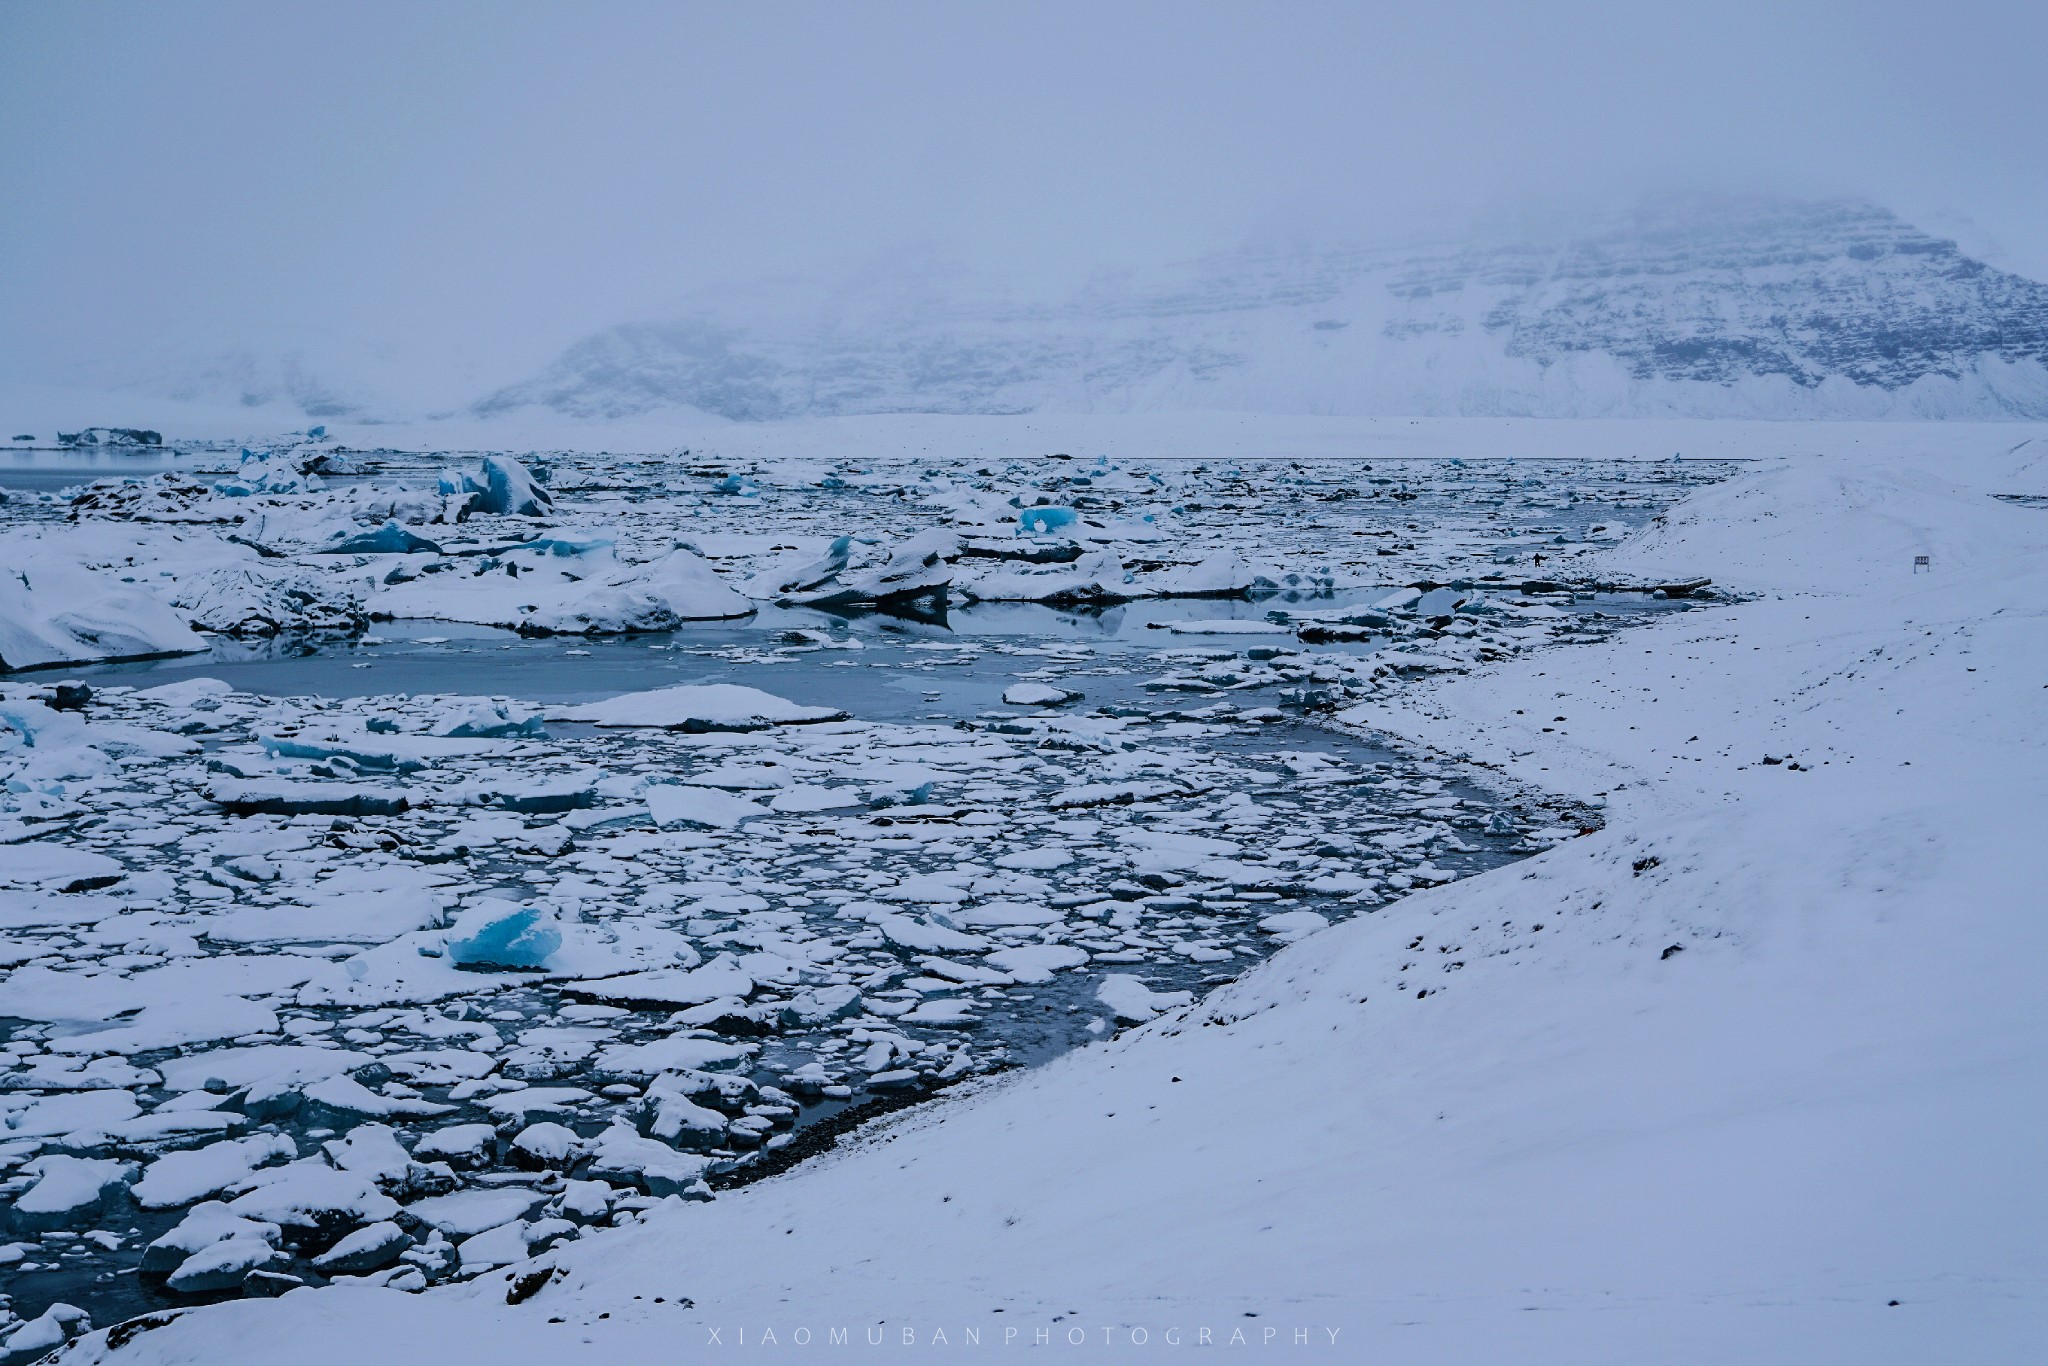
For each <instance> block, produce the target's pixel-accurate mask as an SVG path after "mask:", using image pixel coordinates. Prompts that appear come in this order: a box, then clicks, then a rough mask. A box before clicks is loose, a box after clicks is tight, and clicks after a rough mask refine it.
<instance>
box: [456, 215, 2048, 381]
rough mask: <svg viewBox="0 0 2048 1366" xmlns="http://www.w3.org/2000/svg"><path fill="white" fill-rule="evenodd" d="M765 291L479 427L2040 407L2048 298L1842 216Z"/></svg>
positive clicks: (1730, 220) (602, 338)
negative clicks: (1022, 288)
mask: <svg viewBox="0 0 2048 1366" xmlns="http://www.w3.org/2000/svg"><path fill="white" fill-rule="evenodd" d="M777 293H779V292H774V293H771V292H762V293H758V294H753V295H750V294H749V293H748V292H747V291H739V290H733V291H726V292H725V293H724V294H722V295H721V296H720V297H717V298H714V299H706V300H705V301H704V302H703V304H702V306H701V307H700V308H699V309H698V310H696V311H695V312H693V313H692V314H691V315H690V316H688V317H685V318H682V319H678V320H673V321H669V322H664V323H632V324H626V325H622V326H619V327H615V328H611V329H609V330H606V331H603V332H600V333H597V334H595V335H593V336H590V337H587V338H585V339H584V340H582V341H580V342H578V343H577V344H575V345H574V346H572V347H571V348H569V350H568V351H566V352H565V353H564V354H563V355H562V356H561V357H560V358H559V359H558V360H557V361H556V362H554V363H553V364H552V365H550V366H549V367H547V368H546V369H545V370H544V371H543V372H542V373H541V374H539V375H538V376H536V377H534V378H533V379H530V380H528V381H526V382H523V383H519V384H515V385H512V386H510V387H507V388H503V389H500V390H498V391H497V392H495V393H493V394H491V395H490V396H489V397H487V398H485V399H484V400H483V401H482V402H480V403H479V404H477V405H476V411H477V412H478V413H479V414H483V415H489V414H494V413H500V412H505V411H508V410H512V409H516V408H520V407H525V406H528V405H539V406H542V407H546V408H550V409H553V410H555V411H557V412H561V413H564V414H567V415H572V416H576V417H582V418H616V417H629V416H636V415H640V414H644V413H647V412H651V411H654V410H657V409H661V408H666V407H676V406H687V407H693V408H698V409H702V410H704V411H707V412H711V413H716V414H719V415H721V416H725V417H730V418H734V419H739V420H765V419H773V418H782V417H796V416H832V415H843V414H858V413H882V412H942V413H1006V412H1025V411H1070V412H1093V411H1132V410H1136V411H1144V410H1165V409H1174V408H1215V409H1234V410H1243V411H1258V412H1271V413H1278V412H1301V413H1328V414H1386V413H1398V414H1418V415H1419V414H1437V415H1508V416H1575V417H1597V416H1653V415H1685V416H1705V417H1719V416H1746V417H1861V418H1886V417H1922V418H1926V417H1974V418H2000V417H2038V416H2043V415H2048V285H2043V284H2040V283H2038V282H2035V281H2033V280H2028V279H2025V278H2023V277H2020V276H2017V275H2013V274H2009V273H2006V272H2003V271H2000V270H1997V269H1994V268H1992V267H1990V266H1988V265H1986V264H1984V263H1982V262H1980V261H1976V260H1973V259H1971V258H1969V257H1968V256H1965V255H1964V254H1962V253H1961V251H1959V250H1958V248H1957V247H1956V245H1955V244H1954V243H1953V242H1949V241H1946V240H1943V239H1939V238H1936V237H1933V236H1930V235H1928V234H1926V233H1923V232H1921V231H1919V230H1918V229H1916V228H1914V227H1913V226H1912V225H1910V224H1908V223H1906V222H1903V221H1901V220H1900V219H1898V218H1897V217H1895V216H1893V215H1892V214H1890V213H1888V212H1887V211H1885V210H1883V209H1880V208H1876V207H1873V206H1869V205H1865V204H1859V203H1853V202H1837V203H1823V204H1792V203H1784V202H1773V201H1756V200H1752V201H1741V202H1735V203H1729V202H1716V203H1710V204H1699V203H1684V204H1665V205H1660V206H1658V207H1656V208H1653V209H1645V210H1640V211H1637V212H1635V213H1631V214H1628V215H1622V216H1617V217H1613V218H1609V219H1607V220H1605V221H1602V222H1600V223H1599V224H1597V225H1596V226H1595V227H1593V228H1592V229H1590V230H1586V229H1581V230H1580V231H1578V232H1575V233H1543V232H1534V233H1525V234H1521V235H1509V234H1505V233H1494V234H1490V235H1481V234H1474V235H1472V236H1470V237H1468V238H1467V239H1466V240H1462V241H1448V240H1438V241H1435V242H1428V243H1418V244H1414V245H1410V246H1406V247H1401V248H1381V249H1370V250H1368V249H1348V250H1317V251H1311V250H1305V249H1299V250H1291V251H1277V250H1260V251H1250V250H1248V251H1243V252H1238V253H1233V254H1228V255H1221V256H1214V257H1209V258H1205V259H1202V260H1200V261H1196V262H1193V263H1191V264H1189V265H1186V266H1184V267H1181V268H1178V269H1176V270H1173V271H1169V272H1162V273H1160V275H1159V276H1158V278H1154V279H1144V280H1140V279H1137V278H1134V277H1122V278H1105V279H1101V280H1098V281H1096V282H1094V283H1092V284H1091V285H1089V286H1088V287H1086V288H1084V289H1082V290H1079V291H1077V292H1075V293H1073V294H1072V295H1070V296H1069V297H1067V298H1066V299H1064V300H1061V301H1058V302H1045V301H1033V300H1028V299H1022V298H1018V297H1015V296H1005V295H1002V294H1000V293H997V292H994V291H990V290H986V289H984V290H981V291H979V292H977V291H975V290H974V289H972V288H971V287H969V286H967V285H966V284H964V283H963V282H961V281H959V280H948V281H946V282H945V283H944V284H942V285H939V286H934V285H933V284H932V283H931V282H930V281H929V280H928V279H926V280H923V282H922V283H920V284H919V285H917V286H916V287H914V288H913V287H908V286H900V287H899V286H898V285H896V284H894V283H892V282H891V281H889V280H886V279H876V280H873V281H870V282H868V283H867V284H865V285H864V286H862V287H860V288H859V289H857V290H855V291H853V292H851V293H840V294H836V295H831V296H829V297H823V298H820V299H818V300H817V301H815V302H811V301H807V300H804V299H801V298H788V297H777V296H776V294H777Z"/></svg>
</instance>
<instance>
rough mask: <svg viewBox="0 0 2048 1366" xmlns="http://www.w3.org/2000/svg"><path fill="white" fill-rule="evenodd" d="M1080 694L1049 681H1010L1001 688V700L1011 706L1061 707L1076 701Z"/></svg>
mask: <svg viewBox="0 0 2048 1366" xmlns="http://www.w3.org/2000/svg"><path fill="white" fill-rule="evenodd" d="M1080 696H1081V694H1080V693H1078V692H1074V691H1073V690H1071V689H1068V688H1061V687H1055V686H1054V685H1053V684H1050V683H1031V682H1024V683H1012V684H1011V685H1010V686H1009V687H1007V688H1005V689H1003V701H1005V702H1007V703H1009V704H1010V705H1011V706H1013V707H1061V706H1065V705H1066V704H1067V703H1069V702H1073V701H1077V700H1078V699H1079V698H1080Z"/></svg>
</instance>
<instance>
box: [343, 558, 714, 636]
mask: <svg viewBox="0 0 2048 1366" xmlns="http://www.w3.org/2000/svg"><path fill="white" fill-rule="evenodd" d="M370 606H371V610H372V611H373V612H375V613H376V614H377V615H379V616H386V617H404V618H426V619H431V620H438V621H466V622H474V623H476V624H478V625H482V626H502V627H508V628H510V629H512V630H516V631H520V632H522V633H525V634H528V635H617V634H625V633H632V632H644V631H668V630H673V629H675V627H677V626H678V625H680V624H681V623H683V622H686V621H720V620H726V619H729V618H733V617H744V616H747V615H749V614H750V613H752V612H753V611H754V604H753V603H751V602H749V601H748V600H747V599H746V598H745V597H744V596H742V595H741V594H740V593H738V592H736V591H735V590H734V589H733V588H732V587H730V586H729V585H728V584H727V583H726V582H725V581H724V580H723V579H721V578H719V577H718V575H717V574H716V573H714V572H713V571H712V569H711V568H710V566H709V565H707V564H706V563H705V562H704V559H703V557H701V556H699V555H697V554H695V553H694V552H692V551H689V550H683V549H676V550H672V551H670V552H668V553H667V554H666V555H663V556H662V557H661V558H660V559H657V560H654V561H651V562H648V563H645V564H621V563H620V562H619V561H618V560H617V559H616V558H615V556H614V555H613V554H612V552H611V551H609V550H601V551H600V550H593V551H591V552H590V553H589V554H588V555H587V556H572V557H563V556H559V555H555V554H553V553H552V552H551V550H550V549H548V548H546V547H542V548H540V549H538V550H535V549H532V548H528V547H524V546H515V547H512V548H510V549H508V550H507V551H505V552H504V553H503V554H502V555H498V556H493V557H489V558H483V559H478V560H475V561H473V562H470V563H463V562H457V564H456V566H455V567H453V568H449V569H447V570H445V571H444V572H441V573H436V574H422V575H420V576H419V577H417V578H411V579H408V580H406V581H404V582H401V583H397V584H394V585H392V586H390V587H388V588H385V589H384V590H383V591H381V592H380V593H378V594H377V595H376V597H375V598H373V599H372V600H371V604H370Z"/></svg>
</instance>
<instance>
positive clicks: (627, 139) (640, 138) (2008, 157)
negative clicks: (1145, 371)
mask: <svg viewBox="0 0 2048 1366" xmlns="http://www.w3.org/2000/svg"><path fill="white" fill-rule="evenodd" d="M2044 52H2048V5H2043V4H2040V3H2038V0H2034V2H2033V3H2026V2H2024V0H2015V2H2012V3H2004V4H1968V3H1953V2H1951V3H1944V4H1940V5H1935V4H1921V5H1909V4H1902V3H1885V4H1866V5H1817V4H1801V3H1792V2H1791V0H1780V3H1774V4H1765V5H1754V6H1751V5H1745V4H1732V3H1728V0H1711V3H1699V4H1693V5H1675V4H1668V3H1654V4H1653V3H1647V2H1646V3H1641V4H1633V5H1612V6H1602V5H1581V4H1562V3H1541V4H1536V3H1530V4H1500V3H1493V4H1457V3H1444V2H1441V0H1439V2H1437V3H1429V4H1423V3H1412V4H1407V5H1402V6H1398V7H1396V6H1376V5H1368V4H1363V3H1352V4H1340V5H1323V4H1317V3H1310V0H1265V2H1264V3H1257V4H1213V3H1199V2H1198V0H1175V2H1174V3H1170V4H1158V5H1153V4H1127V3H1104V2H1103V0H1093V2H1092V3H1086V4H1073V5H1067V4H1047V3H1031V4H1024V3H1015V4H998V3H992V2H991V0H960V2H959V3H951V4H831V5H827V4H822V3H820V4H797V5H774V4H744V5H742V4H721V5H692V4H684V3H676V2H675V0H669V2H668V3H660V4H647V5H637V4H630V3H625V2H624V0H604V2H603V3H579V4H538V3H519V0H491V2H490V3H485V4H462V3H453V2H452V0H434V3H404V4H394V5H381V4H375V3H363V0H351V3H348V4H334V3H320V4H296V3H280V2H279V0H260V3H249V4H211V3H193V2H191V0H186V2H184V3H177V4H129V3H93V4H85V3H76V4H69V3H65V4H60V3H38V0H11V3H8V4H5V5H4V6H0V187H4V193H5V197H6V198H5V210H4V212H0V364H4V365H7V366H10V367H13V368H14V369H15V370H16V372H17V373H18V374H29V373H33V374H36V375H37V376H38V377H42V376H44V375H45V374H46V373H47V374H48V375H50V376H55V375H56V373H57V372H59V371H62V370H64V369H65V368H66V367H73V366H75V365H77V364H78V363H79V362H80V361H81V360H84V359H89V358H92V357H95V356H101V357H104V356H111V355H117V354H126V353H127V349H128V348H130V347H139V348H141V349H142V350H145V351H146V350H147V349H148V347H149V346H156V347H161V348H167V349H169V350H176V349H177V348H180V347H188V346H214V345H229V344H233V345H247V346H251V347H254V348H258V349H261V348H266V347H278V346H290V345H293V344H296V343H301V342H304V343H307V344H311V340H312V339H314V338H317V337H327V338H335V337H341V338H347V339H350V340H352V341H359V342H371V343H376V344H380V345H388V346H391V347H395V348H398V349H400V350H401V351H407V352H408V353H409V354H410V353H418V354H428V353H431V354H432V355H434V356H436V357H437V358H438V363H440V364H443V365H445V366H447V367H448V368H449V369H450V370H451V371H455V370H461V371H473V372H474V373H475V374H476V375H477V376H478V377H479V378H482V379H487V380H489V381H495V380H498V379H502V378H505V377H506V375H507V373H508V371H517V370H521V369H523V368H525V367H528V366H531V365H534V364H538V363H539V362H540V361H541V360H542V359H544V358H546V357H547V356H549V355H552V354H553V353H554V352H555V351H556V350H557V349H559V347H560V345H561V344H562V343H563V342H564V341H565V340H566V339H568V338H569V337H571V336H573V335H575V334H577V333H579V332H581V331H583V330H585V329H587V328H590V327H594V326H598V325H602V324H604V323H608V322H612V321H618V320H621V319H625V318H630V317H653V316H660V315H661V314H662V313H663V312H664V310H665V309H666V308H668V307H670V306H671V305H672V302H673V301H674V300H675V299H677V298H678V297H679V296H680V295H682V294H683V293H684V292H685V291H687V290H689V289H692V288H696V287H700V286H703V285H706V284H717V283H727V282H733V281H744V280H748V279H751V278H755V277H758V276H761V275H764V274H778V275H779V274H790V273H796V274H804V273H809V272H814V271H826V272H830V271H843V270H846V269H848V268H849V265H848V263H860V262H868V261H875V260H884V259H900V258H902V257H903V256H904V255H906V254H912V255H914V254H917V253H923V254H926V255H928V256H930V257H933V258H938V259H947V260H952V261H957V262H959V263H961V264H964V265H966V266H968V267H970V268H974V269H993V270H998V271H1003V272H1014V273H1017V274H1020V275H1023V276H1026V277H1029V278H1037V279H1045V280H1061V279H1067V278H1072V277H1075V276H1078V275H1079V274H1081V273H1083V272H1085V271H1087V270H1089V269H1092V268H1095V267H1099V266H1121V265H1136V266H1143V265H1147V264H1155V263H1160V262H1166V261H1171V260H1175V259H1179V258H1182V257H1185V256H1188V255H1191V254H1195V253H1198V252H1200V251H1203V250H1206V249H1210V248H1213V247H1218V246H1228V245H1232V244H1235V243H1237V242H1239V241H1242V240H1244V239H1245V238H1247V237H1255V236H1268V235H1274V234H1288V235H1294V234H1307V235H1311V236H1314V237H1319V238H1337V239H1341V238H1347V237H1361V236H1362V237H1373V236H1379V235H1382V234H1384V233H1386V232H1388V231H1390V230H1398V229H1399V228H1400V227H1401V226H1402V225H1403V224H1406V223H1409V222H1412V221H1415V220H1416V219H1417V217H1418V216H1420V215H1422V214H1425V213H1431V212H1437V211H1441V210H1446V209H1448V210H1453V211H1461V210H1463V209H1465V208H1468V207H1471V206H1474V205H1482V204H1501V203H1515V202H1520V201H1534V200H1541V201H1546V202H1553V203H1554V202H1557V201H1566V202H1571V201H1576V200H1582V199H1583V200H1592V199H1612V198H1614V197H1616V196H1626V195H1630V194H1634V193H1637V192H1642V191H1668V190H1691V189H1704V190H1764V191H1770V192H1779V193H1788V194H1794V195H1803V196H1826V195H1837V194H1858V195H1863V196H1867V197H1869V198H1872V199H1875V200H1878V201H1879V202H1882V203H1885V204H1887V205H1889V206H1892V207H1894V208H1896V209H1898V210H1899V211H1900V212H1902V213H1905V214H1906V215H1908V216H1910V217H1914V218H1916V219H1917V220H1918V221H1921V222H1923V223H1926V224H1928V225H1930V226H1934V227H1936V228H1938V229H1940V230H1943V231H1947V232H1950V233H1952V234H1953V233H1956V232H1958V231H1959V230H1960V231H1961V232H1962V235H1963V238H1964V241H1965V245H1966V246H1969V247H1973V248H1976V249H1980V250H1991V251H1993V252H1994V256H1995V259H1997V260H1998V261H1999V263H2001V264H2004V265H2007V266H2009V267H2011V268H2015V269H2019V270H2022V271H2024V272H2025V273H2028V274H2032V275H2035V276H2036V277H2048V112H2044V108H2048V107H2044V104H2043V97H2042V89H2043V86H2042V80H2043V77H2042V73H2041V68H2040V61H2041V57H2042V54H2043V53H2044ZM1959 220H1967V223H1966V224H1965V223H1963V222H1961V221H1959Z"/></svg>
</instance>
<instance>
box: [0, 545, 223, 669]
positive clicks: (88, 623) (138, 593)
mask: <svg viewBox="0 0 2048 1366" xmlns="http://www.w3.org/2000/svg"><path fill="white" fill-rule="evenodd" d="M45 545H47V543H45ZM44 548H45V547H44V546H38V547H36V549H37V550H39V551H40V550H43V549H44ZM9 549H10V551H13V552H15V553H13V554H10V555H9V556H8V557H7V558H5V559H4V560H0V670H13V669H33V668H36V667H38V666H40V665H45V664H76V663H83V662H86V661H92V660H112V659H147V658H149V657H151V656H154V655H179V654H195V653H197V652H199V651H201V650H204V649H205V648H206V641H205V640H204V639H203V638H201V636H200V635H199V633H198V632H196V631H194V630H193V629H192V627H191V626H190V625H189V624H188V623H187V622H186V620H185V619H184V618H183V617H181V616H179V615H178V614H177V613H176V612H175V611H173V610H172V609H171V608H170V607H168V606H166V605H165V604H164V603H163V602H162V601H160V600H159V599H157V598H155V597H153V596H151V595H150V594H149V593H147V592H145V591H143V590H142V589H140V588H136V587H134V586H132V585H129V584H125V583H122V582H121V581H120V580H119V579H117V578H115V577H114V576H113V575H111V574H101V573H97V572H95V571H93V570H90V569H86V568H84V567H83V566H81V565H80V564H78V563H77V562H76V561H75V560H67V559H66V558H64V557H63V556H62V554H61V552H57V553H52V554H36V555H34V556H33V557H31V556H30V555H28V554H26V553H23V552H25V551H26V549H27V547H26V546H14V547H9ZM49 549H50V550H52V551H55V550H56V547H49Z"/></svg>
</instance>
